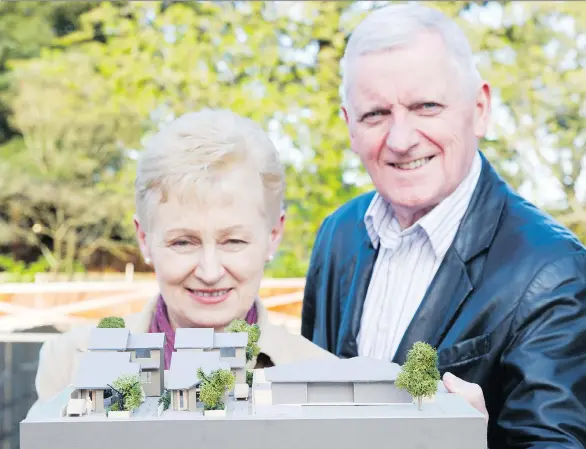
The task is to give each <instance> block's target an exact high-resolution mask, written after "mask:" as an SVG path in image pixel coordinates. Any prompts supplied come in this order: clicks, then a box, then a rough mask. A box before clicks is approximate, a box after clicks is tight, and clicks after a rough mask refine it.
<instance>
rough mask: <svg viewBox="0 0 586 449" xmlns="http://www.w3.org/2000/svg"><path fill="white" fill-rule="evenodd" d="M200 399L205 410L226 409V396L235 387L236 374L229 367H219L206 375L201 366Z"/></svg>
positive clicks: (199, 374) (198, 373)
mask: <svg viewBox="0 0 586 449" xmlns="http://www.w3.org/2000/svg"><path fill="white" fill-rule="evenodd" d="M197 378H198V379H199V380H200V381H201V382H200V386H199V400H200V401H201V402H202V403H203V405H204V410H224V401H223V399H224V396H225V395H226V393H227V392H228V391H230V390H231V389H232V388H234V384H235V383H236V376H234V374H233V373H232V371H230V370H227V369H218V370H215V371H212V372H211V373H210V374H208V375H206V374H205V373H204V372H203V370H202V369H201V368H199V369H198V370H197Z"/></svg>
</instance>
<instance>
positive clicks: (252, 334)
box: [226, 320, 260, 362]
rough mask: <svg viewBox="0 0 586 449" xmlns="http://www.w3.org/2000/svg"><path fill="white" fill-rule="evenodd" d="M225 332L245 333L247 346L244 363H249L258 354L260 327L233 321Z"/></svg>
mask: <svg viewBox="0 0 586 449" xmlns="http://www.w3.org/2000/svg"><path fill="white" fill-rule="evenodd" d="M226 331H227V332H246V333H247V334H248V344H247V345H246V361H247V362H250V361H251V360H252V359H253V358H255V357H256V356H257V355H258V354H259V353H260V347H259V346H258V344H257V343H258V340H259V338H260V327H259V326H258V324H248V323H247V322H246V321H244V320H234V321H232V322H231V323H230V325H229V326H228V327H227V328H226Z"/></svg>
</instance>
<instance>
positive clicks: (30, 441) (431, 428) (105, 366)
mask: <svg viewBox="0 0 586 449" xmlns="http://www.w3.org/2000/svg"><path fill="white" fill-rule="evenodd" d="M247 326H248V325H246V323H244V322H239V323H238V325H237V326H232V329H236V330H239V329H244V330H248V332H246V331H245V332H239V331H232V332H230V331H227V332H216V331H214V330H213V329H177V331H176V337H175V352H174V353H173V356H172V359H171V365H170V369H169V370H165V369H164V367H165V364H164V349H163V348H164V345H165V335H164V334H153V333H151V334H132V333H130V332H129V330H128V329H126V328H124V327H121V328H96V329H93V333H92V335H91V338H90V343H89V346H88V351H87V352H85V353H83V354H82V359H81V361H80V364H79V368H78V370H77V373H76V376H75V378H74V382H73V383H72V384H71V385H70V386H69V387H68V388H66V389H65V390H64V391H62V392H61V393H60V394H59V395H57V396H56V397H55V398H53V399H52V400H50V401H48V402H46V403H44V404H42V405H41V406H39V407H38V408H35V409H34V410H31V412H30V413H29V416H27V418H26V419H25V420H24V421H22V422H21V429H20V446H21V449H73V448H84V449H103V448H104V447H111V446H112V445H113V444H114V442H115V444H116V446H119V447H128V448H132V449H134V448H136V449H155V448H156V449H160V448H167V447H169V448H173V449H188V448H189V449H193V448H198V447H206V448H208V447H209V448H214V447H216V448H223V447H234V446H235V445H236V446H237V447H238V448H241V449H269V448H271V449H273V448H275V449H311V448H326V447H328V448H329V447H332V448H336V449H346V448H348V449H356V448H360V447H363V446H364V443H365V442H368V445H369V446H374V447H377V446H379V447H382V446H384V447H388V448H390V449H393V448H396V449H399V448H400V449H415V448H430V449H485V448H486V422H485V419H484V416H483V415H482V414H481V413H479V412H477V411H476V410H475V409H473V408H472V407H471V406H469V405H468V404H467V403H466V402H465V401H464V399H463V398H461V397H460V396H458V395H454V394H449V393H447V392H446V391H445V389H443V387H442V386H441V383H439V382H438V383H436V380H435V377H433V376H435V374H432V378H433V382H432V383H431V384H430V383H429V379H428V382H427V384H426V383H425V382H423V383H421V382H419V380H413V382H415V383H413V382H412V383H413V385H414V387H413V388H411V389H409V388H407V389H405V387H401V388H399V387H398V386H397V384H396V381H397V378H398V377H401V376H403V377H405V374H403V375H402V374H401V372H402V367H400V366H398V365H396V364H393V363H388V362H383V361H380V360H375V359H370V358H365V357H355V358H352V359H345V360H344V359H331V360H330V359H327V360H326V359H324V360H309V361H304V362H298V363H292V364H285V365H278V366H274V367H270V368H265V369H256V370H253V371H247V368H246V366H247V363H248V362H250V361H251V359H252V356H251V354H252V355H254V354H255V353H258V351H256V352H255V348H254V346H255V344H256V341H258V328H253V327H247ZM253 335H255V336H254V337H253ZM419 349H420V348H419ZM425 357H427V358H429V357H428V356H427V355H425ZM408 363H416V361H415V360H411V361H410V362H409V361H408ZM406 365H407V364H406ZM434 369H435V368H434V367H432V370H431V371H433V370H434ZM403 373H405V370H403ZM398 383H399V384H400V385H408V387H409V380H408V379H407V380H405V379H401V380H400V382H398ZM425 385H427V387H426V386H425ZM429 385H431V386H432V388H431V389H430V387H429ZM436 385H438V388H436ZM422 386H423V387H422ZM421 388H423V390H421ZM426 388H427V390H426ZM407 390H408V391H411V392H413V391H420V392H421V394H422V395H427V396H431V397H429V398H423V400H422V398H421V397H419V398H415V397H414V396H412V395H411V394H409V393H408V392H407ZM417 394H420V393H417ZM422 403H423V406H421V404H422Z"/></svg>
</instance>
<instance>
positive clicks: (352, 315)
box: [336, 223, 377, 358]
mask: <svg viewBox="0 0 586 449" xmlns="http://www.w3.org/2000/svg"><path fill="white" fill-rule="evenodd" d="M359 231H360V234H361V236H360V238H361V244H360V247H359V249H358V252H357V253H356V254H355V255H353V256H351V257H350V259H349V260H348V261H346V262H345V263H344V264H343V267H342V269H343V270H344V273H345V275H344V276H343V277H342V279H341V282H340V285H341V290H340V291H341V294H342V293H345V294H344V296H345V299H344V303H343V304H341V314H342V319H341V322H340V329H339V332H338V341H337V345H336V354H337V355H338V356H339V357H341V358H351V357H356V356H357V355H358V345H357V338H358V332H359V331H360V320H361V317H362V309H363V307H364V301H365V299H366V293H367V291H368V285H369V283H370V277H371V275H372V270H373V267H374V262H375V260H376V255H377V250H376V249H375V248H374V246H373V245H372V242H371V241H370V238H369V237H368V234H367V232H366V228H365V226H364V223H360V225H359ZM341 296H342V295H341Z"/></svg>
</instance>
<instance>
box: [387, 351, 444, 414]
mask: <svg viewBox="0 0 586 449" xmlns="http://www.w3.org/2000/svg"><path fill="white" fill-rule="evenodd" d="M439 380H440V373H439V370H438V369H437V351H436V350H435V348H433V347H432V346H430V345H429V344H427V343H424V342H421V341H419V342H416V343H415V344H414V345H413V347H412V348H411V349H410V350H409V352H408V353H407V360H406V361H405V364H404V365H403V367H402V369H401V372H400V373H399V375H398V376H397V380H396V381H395V385H396V386H397V388H399V389H401V390H406V391H407V392H408V393H409V394H410V395H411V396H413V398H414V399H417V405H418V408H419V410H421V405H422V402H423V398H425V397H428V398H430V397H433V395H435V393H436V392H437V383H438V381H439Z"/></svg>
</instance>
